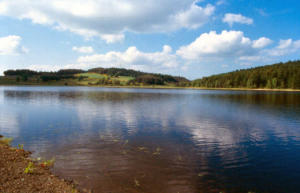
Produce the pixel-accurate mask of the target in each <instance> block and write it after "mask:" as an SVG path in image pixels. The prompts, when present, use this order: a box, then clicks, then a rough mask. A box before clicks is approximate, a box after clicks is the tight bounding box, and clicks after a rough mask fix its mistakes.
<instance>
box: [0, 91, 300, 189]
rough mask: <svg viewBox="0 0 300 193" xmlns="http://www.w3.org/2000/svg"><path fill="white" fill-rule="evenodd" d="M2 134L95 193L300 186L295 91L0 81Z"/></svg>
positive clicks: (299, 110)
mask: <svg viewBox="0 0 300 193" xmlns="http://www.w3.org/2000/svg"><path fill="white" fill-rule="evenodd" d="M0 134H2V135H5V136H8V137H13V138H14V143H13V145H17V144H24V148H25V149H27V150H30V151H33V156H34V157H44V158H47V159H50V158H52V157H55V158H56V163H55V166H54V169H53V170H54V172H55V174H56V175H59V176H62V177H64V178H70V179H74V180H75V181H76V182H77V183H79V185H80V187H81V188H85V189H91V190H93V191H94V192H99V193H102V192H103V193H135V192H139V193H200V192H249V191H252V192H270V193H274V192H282V193H285V192H288V193H292V192H295V193H296V192H300V183H299V182H300V93H284V92H276V93H275V92H250V91H248V92H247V91H206V90H158V89H117V88H87V87H0Z"/></svg>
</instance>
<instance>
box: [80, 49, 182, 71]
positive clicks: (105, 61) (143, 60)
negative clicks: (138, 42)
mask: <svg viewBox="0 0 300 193" xmlns="http://www.w3.org/2000/svg"><path fill="white" fill-rule="evenodd" d="M77 62H78V64H77V65H76V66H78V67H83V68H85V69H86V68H93V67H99V66H102V67H122V68H131V69H137V70H150V71H153V69H156V70H157V69H160V68H161V69H162V68H174V67H177V66H178V61H177V56H176V55H174V54H172V48H171V47H170V46H167V45H165V46H164V47H163V50H162V51H161V52H152V53H147V52H142V51H139V50H138V49H137V48H136V47H129V48H128V49H127V50H126V51H125V52H113V51H112V52H107V53H105V54H94V55H88V56H81V57H79V58H78V60H77Z"/></svg>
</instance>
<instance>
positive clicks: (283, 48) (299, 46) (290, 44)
mask: <svg viewBox="0 0 300 193" xmlns="http://www.w3.org/2000/svg"><path fill="white" fill-rule="evenodd" d="M297 51H300V40H295V41H294V40H292V39H287V40H280V42H279V44H278V45H277V46H276V47H275V48H272V49H269V50H267V53H268V54H269V55H271V56H283V55H287V54H292V53H294V52H297Z"/></svg>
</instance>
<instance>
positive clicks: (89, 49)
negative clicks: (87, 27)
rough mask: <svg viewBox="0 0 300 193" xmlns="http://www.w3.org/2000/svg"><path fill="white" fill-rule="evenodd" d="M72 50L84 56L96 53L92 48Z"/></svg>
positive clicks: (74, 48)
mask: <svg viewBox="0 0 300 193" xmlns="http://www.w3.org/2000/svg"><path fill="white" fill-rule="evenodd" d="M72 50H73V51H76V52H79V53H83V54H90V53H93V52H94V49H93V48H92V47H91V46H82V47H77V46H74V47H73V48H72Z"/></svg>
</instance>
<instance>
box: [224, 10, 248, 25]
mask: <svg viewBox="0 0 300 193" xmlns="http://www.w3.org/2000/svg"><path fill="white" fill-rule="evenodd" d="M223 22H224V23H228V24H229V25H230V26H233V24H234V23H241V24H247V25H251V24H253V19H251V18H249V17H245V16H243V15H241V14H233V13H227V14H225V16H224V18H223Z"/></svg>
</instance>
